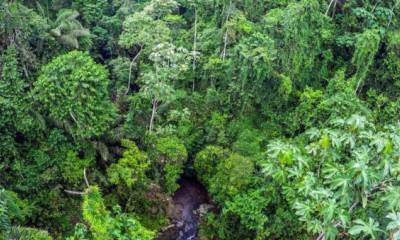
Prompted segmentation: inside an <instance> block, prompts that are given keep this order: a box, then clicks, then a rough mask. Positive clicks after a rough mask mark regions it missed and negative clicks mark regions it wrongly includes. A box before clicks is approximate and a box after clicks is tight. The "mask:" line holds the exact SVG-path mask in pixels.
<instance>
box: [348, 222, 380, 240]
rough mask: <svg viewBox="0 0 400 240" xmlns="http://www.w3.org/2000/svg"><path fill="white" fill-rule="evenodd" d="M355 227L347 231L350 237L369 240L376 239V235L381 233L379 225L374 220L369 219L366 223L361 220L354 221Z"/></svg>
mask: <svg viewBox="0 0 400 240" xmlns="http://www.w3.org/2000/svg"><path fill="white" fill-rule="evenodd" d="M354 223H355V225H354V226H353V227H351V228H350V229H349V233H350V234H351V235H362V236H363V237H370V238H371V239H377V237H378V235H377V234H378V233H379V232H383V231H382V230H381V229H380V228H379V223H378V222H376V221H375V220H374V219H372V218H369V219H368V222H364V221H363V220H361V219H357V220H355V221H354Z"/></svg>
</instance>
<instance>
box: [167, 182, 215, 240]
mask: <svg viewBox="0 0 400 240" xmlns="http://www.w3.org/2000/svg"><path fill="white" fill-rule="evenodd" d="M178 183H179V185H180V188H179V189H178V190H177V191H176V192H175V194H174V196H173V204H174V206H175V209H176V214H175V217H174V219H173V223H174V225H175V227H174V231H173V232H174V234H172V235H170V236H169V237H166V238H162V239H168V240H196V239H197V232H198V224H199V220H200V219H199V216H198V214H196V210H198V209H199V207H200V206H201V205H202V204H207V203H208V202H209V199H208V194H207V190H206V189H205V188H204V187H203V186H202V185H201V184H200V183H199V182H197V181H196V180H193V179H189V178H182V179H180V180H179V181H178Z"/></svg>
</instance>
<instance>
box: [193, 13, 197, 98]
mask: <svg viewBox="0 0 400 240" xmlns="http://www.w3.org/2000/svg"><path fill="white" fill-rule="evenodd" d="M196 48H197V9H196V8H194V36H193V66H192V68H193V84H192V91H193V92H194V87H195V78H196V76H195V71H196Z"/></svg>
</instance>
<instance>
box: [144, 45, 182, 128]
mask: <svg viewBox="0 0 400 240" xmlns="http://www.w3.org/2000/svg"><path fill="white" fill-rule="evenodd" d="M149 59H150V60H151V61H152V62H153V68H152V69H151V70H150V71H147V72H145V73H144V74H143V75H142V76H141V78H140V81H141V82H142V88H141V89H140V92H139V94H140V96H142V97H143V98H145V99H147V100H150V101H151V105H152V110H151V115H150V120H149V125H148V126H149V132H150V133H151V132H152V131H153V129H154V121H155V119H156V116H157V112H158V109H159V108H160V106H161V105H162V104H164V105H167V104H169V103H171V102H172V101H173V100H174V99H175V98H176V90H175V88H174V83H176V81H177V80H178V79H179V77H180V76H181V74H182V72H184V71H186V70H187V69H188V65H187V63H188V61H187V60H188V51H187V50H186V49H184V48H177V47H175V46H174V45H172V44H168V43H161V44H159V45H157V46H156V47H155V48H154V49H153V51H152V53H151V54H150V56H149Z"/></svg>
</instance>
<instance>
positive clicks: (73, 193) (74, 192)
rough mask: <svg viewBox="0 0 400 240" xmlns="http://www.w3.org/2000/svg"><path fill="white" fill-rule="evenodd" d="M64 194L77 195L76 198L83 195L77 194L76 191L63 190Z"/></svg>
mask: <svg viewBox="0 0 400 240" xmlns="http://www.w3.org/2000/svg"><path fill="white" fill-rule="evenodd" d="M64 192H66V193H68V194H71V195H78V196H83V194H85V193H84V192H78V191H72V190H64Z"/></svg>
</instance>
